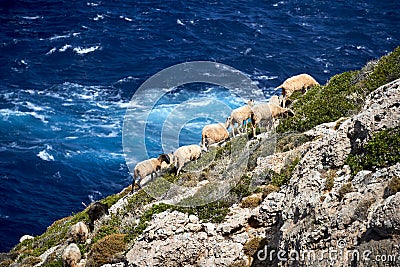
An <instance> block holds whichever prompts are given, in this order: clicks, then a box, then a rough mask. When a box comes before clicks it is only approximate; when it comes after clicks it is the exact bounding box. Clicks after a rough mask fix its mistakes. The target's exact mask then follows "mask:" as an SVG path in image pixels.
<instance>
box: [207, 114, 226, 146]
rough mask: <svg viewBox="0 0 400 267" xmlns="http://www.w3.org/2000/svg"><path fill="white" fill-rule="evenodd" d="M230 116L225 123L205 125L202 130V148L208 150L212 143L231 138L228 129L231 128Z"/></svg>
mask: <svg viewBox="0 0 400 267" xmlns="http://www.w3.org/2000/svg"><path fill="white" fill-rule="evenodd" d="M229 124H230V121H229V118H228V119H227V120H226V122H225V124H222V123H215V124H209V125H206V126H204V128H203V130H202V132H201V146H202V149H203V150H205V151H207V149H208V147H209V146H210V145H212V144H215V143H219V142H222V141H225V140H226V139H228V138H229V133H228V131H227V130H226V129H227V128H229Z"/></svg>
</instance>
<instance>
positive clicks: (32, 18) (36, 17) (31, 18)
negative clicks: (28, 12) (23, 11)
mask: <svg viewBox="0 0 400 267" xmlns="http://www.w3.org/2000/svg"><path fill="white" fill-rule="evenodd" d="M22 18H23V19H30V20H35V19H41V18H43V17H41V16H33V17H29V16H25V17H22Z"/></svg>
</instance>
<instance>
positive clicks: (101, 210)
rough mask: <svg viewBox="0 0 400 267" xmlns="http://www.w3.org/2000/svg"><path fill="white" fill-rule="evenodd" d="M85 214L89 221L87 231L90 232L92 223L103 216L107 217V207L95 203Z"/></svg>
mask: <svg viewBox="0 0 400 267" xmlns="http://www.w3.org/2000/svg"><path fill="white" fill-rule="evenodd" d="M87 214H88V215H89V219H90V222H89V229H90V231H91V232H92V231H93V229H94V222H95V221H96V220H98V219H100V218H101V217H102V216H103V215H105V214H107V215H108V205H107V204H103V203H101V202H98V201H97V202H95V203H93V205H91V206H90V208H89V210H88V211H87Z"/></svg>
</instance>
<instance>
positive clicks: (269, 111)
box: [251, 103, 294, 137]
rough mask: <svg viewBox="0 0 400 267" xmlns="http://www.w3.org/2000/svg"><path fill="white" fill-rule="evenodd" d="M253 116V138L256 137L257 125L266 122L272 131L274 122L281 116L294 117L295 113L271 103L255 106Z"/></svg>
mask: <svg viewBox="0 0 400 267" xmlns="http://www.w3.org/2000/svg"><path fill="white" fill-rule="evenodd" d="M252 110H253V114H252V116H251V123H252V126H253V137H255V136H256V128H257V125H259V124H260V122H261V121H266V122H267V123H268V126H270V129H271V128H272V126H273V120H274V119H276V118H278V117H280V116H285V115H288V116H293V115H294V112H293V111H292V110H291V109H288V108H282V107H280V106H277V105H274V104H270V103H261V104H257V105H255V106H254V107H253V108H252Z"/></svg>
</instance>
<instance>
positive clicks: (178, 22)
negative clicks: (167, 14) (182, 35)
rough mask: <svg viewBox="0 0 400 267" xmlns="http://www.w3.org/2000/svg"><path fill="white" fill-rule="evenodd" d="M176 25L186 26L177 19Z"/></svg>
mask: <svg viewBox="0 0 400 267" xmlns="http://www.w3.org/2000/svg"><path fill="white" fill-rule="evenodd" d="M176 23H177V24H178V25H182V26H185V23H183V22H182V21H181V20H180V19H177V20H176Z"/></svg>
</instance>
